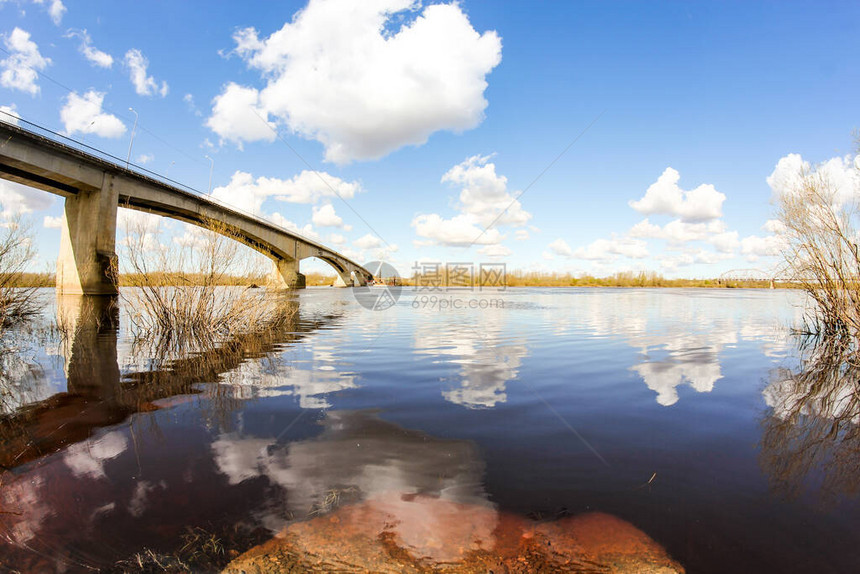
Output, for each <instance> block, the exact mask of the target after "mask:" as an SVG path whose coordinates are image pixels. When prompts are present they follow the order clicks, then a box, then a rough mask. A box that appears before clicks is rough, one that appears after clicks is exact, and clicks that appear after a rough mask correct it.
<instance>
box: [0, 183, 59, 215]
mask: <svg viewBox="0 0 860 574" xmlns="http://www.w3.org/2000/svg"><path fill="white" fill-rule="evenodd" d="M53 203H54V196H53V195H51V194H50V193H48V192H47V191H42V190H41V189H35V188H32V187H27V186H26V185H21V184H20V183H15V182H14V181H7V180H5V179H3V180H0V218H2V219H7V218H9V217H13V216H15V215H21V214H26V213H31V212H33V211H39V210H42V209H48V208H49V207H51V204H53Z"/></svg>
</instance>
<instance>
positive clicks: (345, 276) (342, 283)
mask: <svg viewBox="0 0 860 574" xmlns="http://www.w3.org/2000/svg"><path fill="white" fill-rule="evenodd" d="M365 285H367V281H365V280H364V278H363V277H361V276H360V275H359V274H357V273H352V272H351V271H343V272H340V271H338V274H337V278H336V279H335V280H334V286H335V287H364V286H365Z"/></svg>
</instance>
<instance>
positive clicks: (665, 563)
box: [224, 493, 684, 574]
mask: <svg viewBox="0 0 860 574" xmlns="http://www.w3.org/2000/svg"><path fill="white" fill-rule="evenodd" d="M308 571H311V572H380V573H392V574H394V573H401V572H402V573H415V574H419V573H427V572H443V573H448V572H451V573H453V572H464V573H478V572H481V573H486V572H494V573H497V574H498V573H503V572H508V573H512V574H514V573H517V574H519V573H532V572H535V573H537V572H541V573H542V572H547V573H549V572H600V573H607V574H628V573H629V574H633V573H636V574H672V573H683V572H684V568H683V567H682V566H681V565H680V564H678V563H677V562H675V561H674V560H672V558H670V557H669V555H668V554H667V553H666V551H665V550H664V549H663V548H662V547H661V546H660V545H659V544H657V543H656V542H655V541H654V540H652V539H651V538H650V537H649V536H648V535H647V534H645V533H644V532H642V531H641V530H639V529H637V528H636V527H635V526H633V525H632V524H630V523H629V522H625V521H624V520H621V519H620V518H617V517H615V516H611V515H609V514H603V513H598V512H595V513H588V514H583V515H580V516H574V517H570V518H564V519H561V520H558V521H554V522H545V523H539V522H533V521H531V520H527V519H524V518H521V517H518V516H514V515H508V514H501V513H499V512H497V511H496V510H494V509H493V508H491V507H487V506H483V505H472V504H462V503H457V502H452V501H450V500H445V499H444V498H437V497H430V496H426V495H410V494H402V493H390V494H387V495H382V496H378V497H376V498H374V499H371V500H366V501H364V502H361V503H357V504H352V505H349V506H344V507H341V508H339V509H337V510H336V511H334V512H332V513H330V514H327V515H325V516H320V517H317V518H314V519H311V520H307V521H303V522H296V523H294V524H291V525H290V526H288V527H287V528H285V529H284V530H283V531H282V532H280V533H279V534H278V535H277V536H276V537H275V538H273V539H272V540H270V541H268V542H266V543H264V544H261V545H259V546H257V547H255V548H252V549H251V550H249V551H248V552H246V553H245V554H243V555H241V556H239V557H238V558H236V559H235V560H234V561H233V562H231V563H230V564H229V565H228V566H227V568H226V569H225V570H224V573H225V574H263V573H268V572H308Z"/></svg>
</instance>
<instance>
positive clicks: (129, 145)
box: [125, 108, 139, 169]
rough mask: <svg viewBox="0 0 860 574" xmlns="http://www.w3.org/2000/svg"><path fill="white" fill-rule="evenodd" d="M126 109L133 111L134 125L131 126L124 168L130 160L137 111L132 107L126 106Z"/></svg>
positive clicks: (126, 167)
mask: <svg viewBox="0 0 860 574" xmlns="http://www.w3.org/2000/svg"><path fill="white" fill-rule="evenodd" d="M128 111H130V112H134V126H132V128H131V141H130V142H128V155H127V156H126V158H125V169H128V163H129V162H130V161H131V146H132V145H134V132H135V130H136V129H137V118H138V117H139V116H138V115H137V112H136V111H135V110H134V108H128Z"/></svg>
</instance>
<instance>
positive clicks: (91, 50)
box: [66, 30, 113, 68]
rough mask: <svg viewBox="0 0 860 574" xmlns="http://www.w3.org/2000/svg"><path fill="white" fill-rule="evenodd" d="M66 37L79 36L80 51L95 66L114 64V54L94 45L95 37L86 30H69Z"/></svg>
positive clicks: (107, 66) (101, 66)
mask: <svg viewBox="0 0 860 574" xmlns="http://www.w3.org/2000/svg"><path fill="white" fill-rule="evenodd" d="M66 38H78V39H79V40H80V41H81V43H80V45H79V46H78V51H79V52H80V53H81V54H83V55H84V57H85V58H86V59H87V61H88V62H89V63H91V64H93V65H94V66H98V67H99V68H110V67H111V66H113V56H111V55H110V54H108V53H107V52H103V51H101V50H99V49H98V48H96V47H95V46H93V39H92V38H91V37H90V35H89V33H88V32H87V31H86V30H69V31H68V33H67V34H66Z"/></svg>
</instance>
